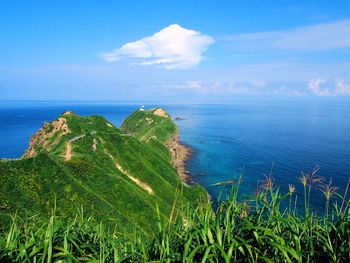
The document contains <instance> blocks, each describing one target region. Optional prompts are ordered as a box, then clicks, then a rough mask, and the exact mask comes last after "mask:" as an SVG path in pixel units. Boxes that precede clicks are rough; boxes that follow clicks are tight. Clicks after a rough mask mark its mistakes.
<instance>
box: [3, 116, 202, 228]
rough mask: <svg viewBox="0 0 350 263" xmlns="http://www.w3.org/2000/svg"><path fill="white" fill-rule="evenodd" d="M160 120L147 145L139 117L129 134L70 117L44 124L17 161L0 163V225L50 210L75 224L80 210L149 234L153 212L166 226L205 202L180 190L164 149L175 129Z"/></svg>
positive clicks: (198, 192) (100, 121)
mask: <svg viewBox="0 0 350 263" xmlns="http://www.w3.org/2000/svg"><path fill="white" fill-rule="evenodd" d="M146 112H147V111H145V113H146ZM147 113H148V112H147ZM135 114H136V116H135ZM158 117H159V116H157V118H155V119H157V121H156V122H155V123H154V124H152V123H150V124H149V127H148V128H149V129H148V131H147V138H148V139H149V140H145V139H144V138H145V137H144V138H141V137H142V136H141V137H140V136H139V135H140V134H142V133H144V129H143V128H141V127H139V126H137V125H136V123H144V121H145V120H146V121H148V119H145V118H144V115H138V114H137V113H134V114H133V115H132V120H133V123H129V124H128V128H129V129H130V130H132V131H133V134H125V133H124V131H121V130H120V129H118V128H116V127H114V126H113V125H112V124H111V123H110V122H108V121H107V120H106V119H104V118H103V117H100V116H89V117H81V116H78V115H75V114H74V113H71V112H67V113H64V114H63V115H61V116H60V117H59V118H58V119H56V120H54V121H53V122H51V123H46V124H45V125H44V126H43V128H41V129H40V130H39V131H38V133H36V134H35V135H34V136H33V137H32V139H31V142H30V147H29V148H28V149H27V151H26V153H25V154H24V156H23V158H22V159H21V160H14V161H1V162H0V214H1V220H2V224H1V225H2V226H6V225H7V222H8V217H7V216H6V214H8V213H14V212H16V211H18V213H19V215H21V216H23V215H25V214H28V215H39V217H41V218H49V217H50V214H51V208H52V207H54V203H55V202H56V214H57V215H64V217H66V218H73V217H74V216H75V215H76V211H77V209H79V208H80V207H81V206H84V210H85V212H86V213H88V214H90V215H94V217H95V218H96V220H103V221H105V222H108V223H109V224H113V225H114V224H116V225H117V227H118V229H119V230H120V231H127V232H129V233H130V232H131V231H132V230H134V229H138V231H140V232H141V233H146V234H149V233H152V232H153V230H154V228H155V224H154V222H155V221H156V220H157V218H158V217H157V211H158V208H159V214H160V218H162V220H167V219H168V218H169V217H170V215H171V214H174V215H175V214H178V213H181V209H180V208H181V207H182V205H183V204H186V203H187V202H191V203H193V204H194V203H195V202H196V200H197V201H198V200H201V198H204V199H205V198H206V197H205V196H206V194H205V191H204V190H203V188H201V187H199V186H194V187H187V186H186V187H183V184H182V182H181V180H180V179H179V177H178V175H177V172H176V170H175V169H174V168H173V166H172V165H171V156H170V152H169V151H168V149H167V148H166V147H165V146H164V145H163V142H164V141H165V140H166V139H167V138H170V137H171V136H173V134H174V133H175V132H176V126H175V125H174V123H172V121H171V120H170V119H167V121H166V122H164V124H165V126H166V127H171V129H168V128H160V127H159V122H158ZM125 126H126V125H123V127H125ZM153 126H154V127H153ZM144 135H145V134H144ZM180 189H182V190H181V191H180ZM180 192H181V194H179V193H180ZM175 199H176V200H177V206H176V207H173V203H174V200H175Z"/></svg>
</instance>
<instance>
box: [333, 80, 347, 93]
mask: <svg viewBox="0 0 350 263" xmlns="http://www.w3.org/2000/svg"><path fill="white" fill-rule="evenodd" d="M335 89H336V93H337V94H338V95H350V84H349V83H347V82H346V81H344V80H338V81H337V82H336V88H335Z"/></svg>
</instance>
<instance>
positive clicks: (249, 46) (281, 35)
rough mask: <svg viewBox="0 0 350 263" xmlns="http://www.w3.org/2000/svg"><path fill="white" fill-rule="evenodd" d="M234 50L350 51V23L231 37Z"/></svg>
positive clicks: (332, 23)
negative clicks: (340, 49) (343, 49)
mask: <svg viewBox="0 0 350 263" xmlns="http://www.w3.org/2000/svg"><path fill="white" fill-rule="evenodd" d="M227 40H228V41H229V42H230V43H231V44H230V45H231V46H232V48H235V49H238V50H245V51H261V50H294V51H322V50H333V49H339V48H348V47H350V19H345V20H340V21H335V22H331V23H322V24H316V25H311V26H304V27H297V28H292V29H286V30H279V31H265V32H254V33H248V34H238V35H233V36H229V37H227Z"/></svg>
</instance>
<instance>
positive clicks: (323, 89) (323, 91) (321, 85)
mask: <svg viewBox="0 0 350 263" xmlns="http://www.w3.org/2000/svg"><path fill="white" fill-rule="evenodd" d="M308 88H309V90H310V91H311V93H312V94H314V95H316V96H349V95H350V84H349V83H348V82H346V81H345V80H337V81H335V82H331V81H328V82H327V81H325V80H323V79H314V80H311V81H310V82H309V85H308Z"/></svg>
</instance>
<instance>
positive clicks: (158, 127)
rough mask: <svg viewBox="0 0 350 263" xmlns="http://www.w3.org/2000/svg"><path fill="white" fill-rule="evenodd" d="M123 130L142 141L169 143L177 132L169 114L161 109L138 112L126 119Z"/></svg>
mask: <svg viewBox="0 0 350 263" xmlns="http://www.w3.org/2000/svg"><path fill="white" fill-rule="evenodd" d="M121 128H122V130H123V131H125V132H126V133H128V134H132V135H133V136H135V137H136V138H138V139H139V140H141V141H147V140H150V139H154V138H155V139H157V140H158V141H160V142H161V143H165V142H167V141H168V140H169V139H170V138H171V136H173V135H174V134H175V133H176V132H177V127H176V125H175V124H174V122H173V121H172V120H171V118H170V116H169V114H168V113H167V112H165V111H164V110H163V109H161V108H155V109H152V110H138V111H135V112H134V113H133V114H131V115H130V116H129V117H128V118H126V119H125V121H124V122H123V125H122V127H121Z"/></svg>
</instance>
